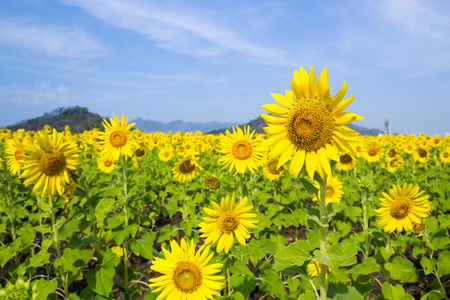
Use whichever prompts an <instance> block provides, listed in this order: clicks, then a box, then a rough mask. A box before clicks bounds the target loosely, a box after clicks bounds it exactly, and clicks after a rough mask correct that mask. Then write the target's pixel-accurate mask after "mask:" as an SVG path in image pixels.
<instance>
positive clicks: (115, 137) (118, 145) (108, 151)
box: [98, 114, 136, 161]
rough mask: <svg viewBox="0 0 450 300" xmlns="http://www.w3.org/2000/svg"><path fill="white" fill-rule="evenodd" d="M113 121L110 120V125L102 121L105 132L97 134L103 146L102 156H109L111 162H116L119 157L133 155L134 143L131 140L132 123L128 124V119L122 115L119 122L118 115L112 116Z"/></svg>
mask: <svg viewBox="0 0 450 300" xmlns="http://www.w3.org/2000/svg"><path fill="white" fill-rule="evenodd" d="M113 116H114V119H112V118H110V119H109V120H110V122H111V124H110V123H108V121H106V120H105V119H103V127H104V128H105V132H100V133H99V136H98V137H99V139H100V140H101V142H100V144H101V145H102V146H103V151H102V156H109V158H110V159H111V160H112V161H117V160H118V159H119V157H120V156H121V155H123V156H125V157H128V156H132V155H133V150H134V146H136V143H135V141H134V139H133V133H132V132H131V128H132V127H133V126H134V123H131V124H128V118H125V115H122V119H121V120H119V114H117V116H116V114H113Z"/></svg>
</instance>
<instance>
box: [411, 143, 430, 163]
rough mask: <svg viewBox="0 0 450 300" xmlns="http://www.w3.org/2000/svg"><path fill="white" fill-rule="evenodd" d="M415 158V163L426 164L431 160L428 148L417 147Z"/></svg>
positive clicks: (414, 153)
mask: <svg viewBox="0 0 450 300" xmlns="http://www.w3.org/2000/svg"><path fill="white" fill-rule="evenodd" d="M413 158H414V160H415V161H418V162H421V163H426V162H427V161H428V160H429V159H430V153H429V152H428V149H427V148H426V147H423V146H417V147H416V149H414V152H413Z"/></svg>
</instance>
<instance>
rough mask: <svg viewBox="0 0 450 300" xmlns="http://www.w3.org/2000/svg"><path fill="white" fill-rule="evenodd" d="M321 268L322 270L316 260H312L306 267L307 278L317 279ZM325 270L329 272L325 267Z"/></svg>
mask: <svg viewBox="0 0 450 300" xmlns="http://www.w3.org/2000/svg"><path fill="white" fill-rule="evenodd" d="M321 268H322V264H321V263H320V262H319V261H318V260H317V259H315V258H313V259H312V260H311V261H310V262H309V264H308V266H307V269H308V275H309V277H311V278H314V277H318V276H319V274H320V269H321ZM327 270H328V271H330V268H329V267H327ZM327 277H328V274H327Z"/></svg>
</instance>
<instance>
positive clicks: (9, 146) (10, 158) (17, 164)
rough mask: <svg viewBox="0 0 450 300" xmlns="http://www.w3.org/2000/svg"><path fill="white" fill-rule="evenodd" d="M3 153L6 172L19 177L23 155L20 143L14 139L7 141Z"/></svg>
mask: <svg viewBox="0 0 450 300" xmlns="http://www.w3.org/2000/svg"><path fill="white" fill-rule="evenodd" d="M5 153H6V157H5V159H7V162H6V165H7V167H8V170H9V171H10V172H11V174H13V175H19V173H20V170H21V168H22V159H23V156H24V154H25V151H24V148H23V145H22V143H21V142H20V141H19V140H17V139H15V138H13V139H10V140H8V141H7V142H6V149H5Z"/></svg>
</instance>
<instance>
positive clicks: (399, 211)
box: [390, 198, 411, 220]
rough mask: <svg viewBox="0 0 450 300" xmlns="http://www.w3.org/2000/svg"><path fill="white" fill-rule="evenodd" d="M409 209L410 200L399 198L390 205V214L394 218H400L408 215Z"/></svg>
mask: <svg viewBox="0 0 450 300" xmlns="http://www.w3.org/2000/svg"><path fill="white" fill-rule="evenodd" d="M410 211H411V200H409V199H404V198H400V199H397V200H396V201H395V202H394V203H392V205H391V211H390V212H391V216H392V217H393V218H394V219H397V220H400V219H403V218H405V217H406V216H408V214H409V212H410Z"/></svg>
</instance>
